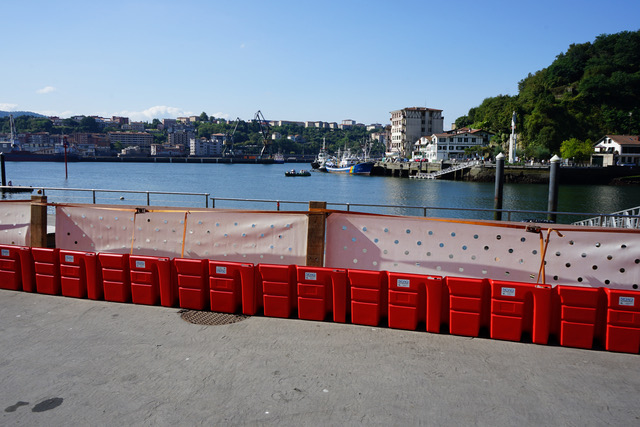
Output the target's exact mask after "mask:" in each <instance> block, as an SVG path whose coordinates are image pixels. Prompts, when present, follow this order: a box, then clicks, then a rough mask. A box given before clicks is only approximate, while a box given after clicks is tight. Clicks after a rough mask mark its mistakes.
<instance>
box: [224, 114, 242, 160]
mask: <svg viewBox="0 0 640 427" xmlns="http://www.w3.org/2000/svg"><path fill="white" fill-rule="evenodd" d="M239 124H240V117H236V125H235V127H234V128H233V132H231V133H227V134H226V135H225V138H224V141H223V143H222V144H223V145H224V147H223V148H222V157H227V152H228V153H229V156H231V157H233V156H235V153H234V152H233V136H234V135H235V134H236V129H238V125H239Z"/></svg>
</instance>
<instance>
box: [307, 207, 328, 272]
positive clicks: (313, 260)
mask: <svg viewBox="0 0 640 427" xmlns="http://www.w3.org/2000/svg"><path fill="white" fill-rule="evenodd" d="M326 209H327V202H314V201H310V202H309V213H308V217H309V228H308V229H307V266H309V267H323V266H324V237H325V219H326Z"/></svg>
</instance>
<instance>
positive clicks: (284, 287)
mask: <svg viewBox="0 0 640 427" xmlns="http://www.w3.org/2000/svg"><path fill="white" fill-rule="evenodd" d="M256 271H257V281H258V284H259V285H258V288H259V289H261V290H262V307H263V310H264V315H265V316H269V317H284V318H288V317H291V315H292V314H293V312H294V311H296V309H297V305H298V304H297V295H296V266H295V265H275V264H273V265H272V264H258V268H257V269H256Z"/></svg>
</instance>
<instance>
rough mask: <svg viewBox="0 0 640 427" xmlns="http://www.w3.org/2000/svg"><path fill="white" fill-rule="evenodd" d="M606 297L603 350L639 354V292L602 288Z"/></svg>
mask: <svg viewBox="0 0 640 427" xmlns="http://www.w3.org/2000/svg"><path fill="white" fill-rule="evenodd" d="M604 292H605V294H606V295H607V335H606V337H607V338H606V342H605V348H606V349H607V350H609V351H619V352H623V353H634V354H637V353H639V352H640V292H634V291H623V290H619V289H608V288H604Z"/></svg>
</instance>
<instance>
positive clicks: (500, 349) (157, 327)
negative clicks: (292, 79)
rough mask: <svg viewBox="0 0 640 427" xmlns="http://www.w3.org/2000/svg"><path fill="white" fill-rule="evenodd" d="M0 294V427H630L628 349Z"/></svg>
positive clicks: (635, 418)
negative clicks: (197, 321)
mask: <svg viewBox="0 0 640 427" xmlns="http://www.w3.org/2000/svg"><path fill="white" fill-rule="evenodd" d="M178 311H179V310H178V309H170V308H163V307H147V306H139V305H132V304H117V303H109V302H98V301H90V300H77V299H71V298H64V297H52V296H45V295H37V294H28V293H22V292H12V291H5V290H3V291H0V331H1V332H0V383H1V385H2V386H1V388H0V408H1V409H2V412H1V415H0V425H3V426H14V425H28V426H37V425H51V426H61V425H65V426H67V425H82V426H89V425H153V426H156V425H160V426H162V425H171V426H175V425H278V426H280V425H295V426H300V425H314V426H315V425H381V426H392V425H393V426H403V425H469V424H474V425H490V426H513V425H575V426H583V425H625V426H628V425H639V424H640V405H639V404H638V397H639V396H640V369H639V368H640V358H639V357H640V356H638V355H630V354H617V353H610V352H605V351H594V350H578V349H571V348H564V347H557V346H539V345H534V344H523V343H512V342H504V341H496V340H490V339H479V338H463V337H457V336H452V335H438V334H429V333H426V332H407V331H400V330H392V329H385V328H371V327H364V326H356V325H348V324H347V325H344V324H334V323H321V322H310V321H302V320H283V319H274V318H265V317H251V318H249V319H247V320H244V321H241V322H238V323H233V324H229V325H223V326H202V325H194V324H190V323H187V322H185V321H184V320H182V319H181V317H180V314H179V313H178Z"/></svg>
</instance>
